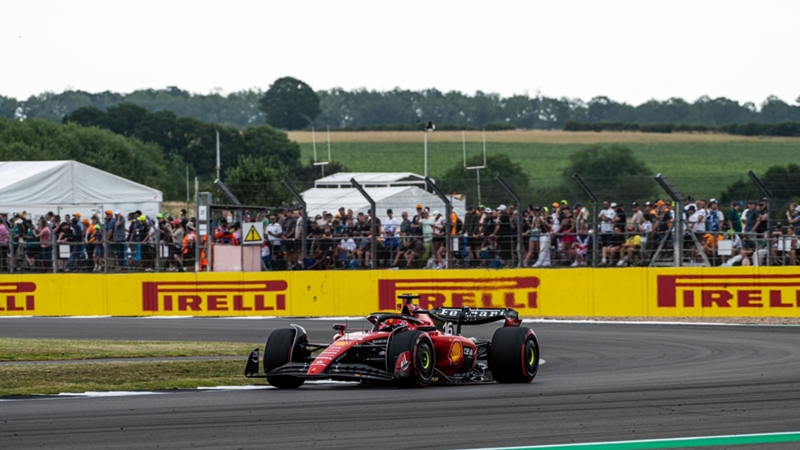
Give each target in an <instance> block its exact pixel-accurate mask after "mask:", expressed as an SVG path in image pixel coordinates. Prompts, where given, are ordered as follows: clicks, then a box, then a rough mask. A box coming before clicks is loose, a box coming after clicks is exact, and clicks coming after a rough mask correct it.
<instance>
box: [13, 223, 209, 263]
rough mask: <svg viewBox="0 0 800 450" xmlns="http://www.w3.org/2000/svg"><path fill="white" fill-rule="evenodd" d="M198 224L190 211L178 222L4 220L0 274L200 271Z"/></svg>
mask: <svg viewBox="0 0 800 450" xmlns="http://www.w3.org/2000/svg"><path fill="white" fill-rule="evenodd" d="M195 241H196V238H195V220H194V218H188V217H187V214H186V210H181V212H180V216H179V217H176V218H173V217H171V216H164V215H163V214H157V215H156V217H154V218H148V217H147V216H145V215H143V214H142V212H141V211H134V212H131V213H128V214H127V215H123V214H122V212H121V211H119V210H116V211H111V210H107V211H105V214H104V215H103V216H102V217H101V216H100V215H98V214H95V215H93V216H92V217H90V218H84V217H82V216H81V214H80V213H75V214H65V215H64V217H63V218H62V217H61V216H60V215H58V214H54V213H53V212H48V213H47V214H45V215H43V216H41V217H39V218H37V219H35V221H34V218H31V217H28V214H27V213H25V212H21V213H14V214H11V217H8V216H6V215H5V214H0V252H1V253H0V272H8V271H11V270H15V271H21V272H22V271H31V272H37V271H39V272H52V271H54V270H55V271H59V272H93V271H94V272H101V271H106V270H110V271H123V270H145V271H152V270H155V269H156V268H160V269H161V270H172V271H178V270H181V271H182V270H186V268H187V267H189V268H193V267H194V259H195V258H194V255H195Z"/></svg>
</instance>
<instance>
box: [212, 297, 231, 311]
mask: <svg viewBox="0 0 800 450" xmlns="http://www.w3.org/2000/svg"><path fill="white" fill-rule="evenodd" d="M227 298H228V297H227V296H225V295H209V296H208V310H209V311H227V310H228V302H227V301H226V299H227Z"/></svg>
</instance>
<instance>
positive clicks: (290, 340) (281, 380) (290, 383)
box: [264, 328, 305, 389]
mask: <svg viewBox="0 0 800 450" xmlns="http://www.w3.org/2000/svg"><path fill="white" fill-rule="evenodd" d="M296 332H297V331H296V330H294V329H293V328H281V329H278V330H275V331H273V332H272V333H271V334H270V335H269V338H267V344H266V345H265V346H264V372H267V373H269V372H271V371H273V370H275V369H277V368H278V367H280V366H282V365H284V364H286V363H288V362H291V361H290V360H289V358H290V354H291V355H292V356H293V358H292V359H295V360H296V359H297V357H298V356H299V353H300V351H301V350H300V348H299V345H298V346H295V348H294V349H292V345H294V334H295V333H296ZM292 350H294V351H292ZM304 381H305V380H304V379H302V378H298V377H292V376H273V377H267V382H269V384H270V385H272V386H275V387H276V388H281V389H295V388H299V387H300V386H301V385H302V384H303V382H304Z"/></svg>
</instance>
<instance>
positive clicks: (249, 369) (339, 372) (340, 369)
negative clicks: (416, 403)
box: [244, 349, 394, 381]
mask: <svg viewBox="0 0 800 450" xmlns="http://www.w3.org/2000/svg"><path fill="white" fill-rule="evenodd" d="M258 360H259V349H255V350H253V351H252V352H251V353H250V358H248V360H247V366H246V367H245V370H244V376H245V377H247V378H268V377H276V376H290V377H296V378H304V379H310V380H337V381H361V380H369V381H392V380H394V374H392V373H391V372H387V371H386V370H381V369H376V368H374V367H370V366H368V365H366V364H331V365H330V366H328V367H326V368H325V370H324V371H322V372H320V373H318V374H309V373H308V369H309V368H310V367H311V363H310V362H302V363H301V362H290V363H286V364H284V365H282V366H280V367H278V368H276V369H275V370H272V371H270V372H269V373H262V372H261V371H260V370H259V367H258Z"/></svg>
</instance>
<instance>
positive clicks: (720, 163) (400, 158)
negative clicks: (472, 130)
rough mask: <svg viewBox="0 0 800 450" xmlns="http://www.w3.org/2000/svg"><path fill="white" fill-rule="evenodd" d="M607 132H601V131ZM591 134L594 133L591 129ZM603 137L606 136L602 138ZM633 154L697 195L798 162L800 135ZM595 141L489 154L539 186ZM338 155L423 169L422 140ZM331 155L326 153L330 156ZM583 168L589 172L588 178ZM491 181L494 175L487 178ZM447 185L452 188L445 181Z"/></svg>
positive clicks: (373, 165) (670, 145)
mask: <svg viewBox="0 0 800 450" xmlns="http://www.w3.org/2000/svg"><path fill="white" fill-rule="evenodd" d="M601 134H602V133H601ZM589 136H594V135H593V134H592V133H589ZM598 142H604V141H598ZM619 142H620V143H623V144H624V145H626V146H628V147H629V148H630V149H631V150H632V151H633V154H634V155H635V156H636V157H637V158H638V159H640V160H641V161H643V162H644V163H645V164H647V166H648V167H649V168H650V170H651V171H652V172H653V174H656V173H663V174H664V175H665V176H667V177H668V178H669V179H670V181H672V182H673V184H676V186H677V187H678V189H679V190H680V191H681V192H682V193H684V194H691V195H693V196H695V197H696V198H703V197H717V196H719V195H720V193H721V192H722V191H724V190H725V189H726V188H727V187H728V186H729V185H730V184H732V183H733V182H735V181H737V180H747V172H748V171H749V170H752V171H754V172H756V173H757V174H761V173H763V172H764V171H766V169H767V168H769V167H771V166H775V165H784V166H785V165H786V164H788V163H796V162H797V154H798V151H800V139H795V140H767V139H764V140H759V139H747V140H738V141H730V142H721V141H690V142H674V141H673V142H630V141H628V142H626V141H624V140H620V141H619ZM589 145H590V143H589V142H587V143H513V142H499V143H487V145H486V150H487V153H488V154H490V155H491V154H498V153H505V154H507V155H508V156H509V157H510V158H511V160H512V161H515V162H518V163H520V164H521V165H522V168H523V169H524V170H525V172H526V173H527V174H528V176H529V177H530V179H531V185H532V187H533V188H534V189H536V188H546V187H552V186H555V185H557V184H558V183H560V182H561V180H562V171H563V170H564V169H565V168H566V167H567V166H568V165H569V156H570V155H571V154H573V153H575V152H577V151H579V150H582V149H584V148H586V147H588V146H589ZM300 148H301V151H302V157H303V162H306V161H308V160H309V159H310V158H311V157H312V155H313V150H312V146H311V144H305V143H303V144H300ZM481 148H482V147H481V145H480V143H474V142H473V143H471V144H470V143H468V144H467V154H468V155H478V154H480V153H481V151H482V150H481ZM331 154H332V158H333V160H334V161H337V162H339V163H341V164H344V165H345V166H346V167H348V168H349V169H350V170H352V171H354V172H381V171H385V172H395V171H399V172H406V171H408V172H415V173H420V174H421V173H422V172H423V145H422V142H421V141H420V142H418V143H407V142H374V143H366V142H340V143H335V144H332V145H331ZM326 158H327V156H326ZM462 161H463V154H462V145H461V142H441V143H433V142H431V143H429V145H428V171H429V173H430V175H431V176H432V177H433V178H440V177H441V176H442V175H443V174H444V173H445V172H446V171H447V170H448V169H450V168H451V167H453V166H459V165H461V164H462ZM589 177H590V174H589V175H586V174H584V178H589ZM487 182H489V181H487ZM444 190H445V191H448V189H447V187H446V186H444Z"/></svg>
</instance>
